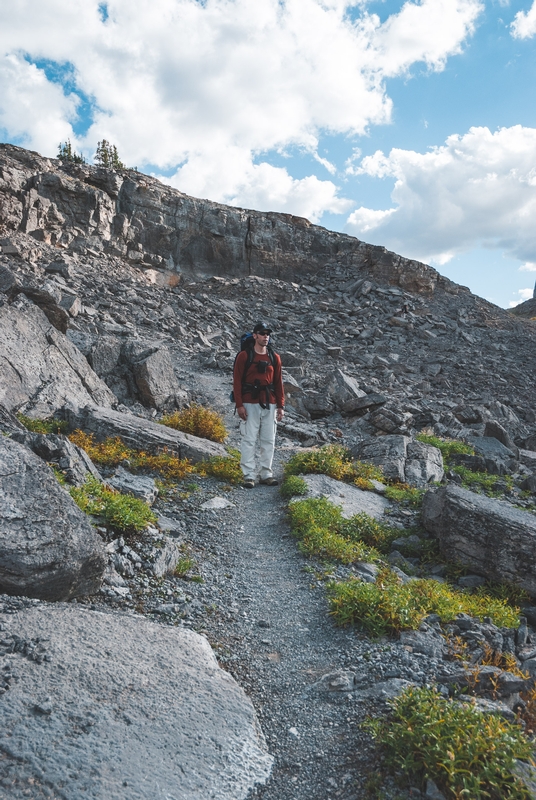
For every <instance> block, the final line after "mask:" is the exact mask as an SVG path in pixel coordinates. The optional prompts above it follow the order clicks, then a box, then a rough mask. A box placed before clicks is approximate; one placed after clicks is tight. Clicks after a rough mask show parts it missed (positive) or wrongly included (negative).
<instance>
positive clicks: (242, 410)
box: [236, 406, 248, 422]
mask: <svg viewBox="0 0 536 800" xmlns="http://www.w3.org/2000/svg"><path fill="white" fill-rule="evenodd" d="M236 413H237V414H238V416H239V417H240V419H241V420H243V421H244V422H245V421H246V420H247V418H248V412H247V411H246V409H245V408H244V406H239V407H238V408H237V409H236Z"/></svg>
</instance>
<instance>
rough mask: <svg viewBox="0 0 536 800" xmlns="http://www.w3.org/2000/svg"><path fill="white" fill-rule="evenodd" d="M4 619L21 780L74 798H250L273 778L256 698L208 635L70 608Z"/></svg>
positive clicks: (9, 730)
mask: <svg viewBox="0 0 536 800" xmlns="http://www.w3.org/2000/svg"><path fill="white" fill-rule="evenodd" d="M1 608H3V607H2V604H1V603H0V609H1ZM0 620H1V622H2V642H1V643H0V664H1V667H2V676H3V679H4V680H6V678H7V679H8V680H9V684H8V685H9V688H8V689H7V691H5V693H4V694H3V697H2V699H1V704H2V725H1V726H0V749H1V750H2V753H3V760H2V764H3V769H4V774H5V770H6V767H7V765H6V763H5V762H6V760H7V761H8V762H9V764H10V767H11V768H10V777H11V780H12V781H13V782H14V783H17V785H21V784H22V785H33V786H34V787H37V788H35V791H36V792H37V791H39V792H40V791H41V788H40V787H42V786H45V787H47V791H48V792H52V793H53V794H54V796H61V797H63V798H65V800H78V798H80V797H82V796H83V797H86V798H88V800H102V799H103V798H117V800H147V798H151V800H153V798H154V800H157V799H158V800H165V799H166V798H177V800H178V798H188V800H206V798H208V797H211V798H214V799H215V800H242V798H245V797H246V795H247V794H248V792H249V790H250V788H252V786H253V785H254V784H255V783H263V782H264V781H265V780H266V778H267V777H268V775H269V774H270V769H271V763H272V758H271V756H269V755H268V753H267V750H266V744H265V742H264V738H263V736H262V733H261V732H260V730H259V727H258V725H257V722H256V717H255V712H254V710H253V706H252V704H251V702H250V700H249V699H248V698H247V697H246V695H245V694H244V692H243V690H242V689H241V688H240V687H239V686H238V684H237V683H236V682H235V681H234V680H233V678H231V676H230V675H229V674H228V673H227V672H224V671H223V670H221V669H220V668H219V667H218V664H217V662H216V659H215V657H214V654H213V652H212V650H211V648H210V645H209V644H208V642H207V640H206V639H205V638H204V637H202V636H199V635H197V634H195V633H193V632H191V631H187V630H179V629H177V628H173V627H164V626H162V625H158V624H155V623H153V622H149V621H147V620H145V619H143V617H139V616H128V615H113V614H106V613H102V612H91V611H87V610H80V609H77V608H75V607H73V606H65V605H56V606H49V605H38V606H36V607H34V608H31V609H27V610H22V611H19V612H18V613H16V614H1V613H0ZM62 676H69V678H68V679H65V678H62ZM34 796H37V794H35V795H34ZM39 796H41V794H39ZM43 796H46V795H43Z"/></svg>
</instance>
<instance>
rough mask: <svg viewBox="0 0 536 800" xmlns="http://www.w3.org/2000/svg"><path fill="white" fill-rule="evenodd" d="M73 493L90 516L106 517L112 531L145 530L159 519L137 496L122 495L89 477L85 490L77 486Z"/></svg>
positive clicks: (76, 501) (129, 531) (71, 491)
mask: <svg viewBox="0 0 536 800" xmlns="http://www.w3.org/2000/svg"><path fill="white" fill-rule="evenodd" d="M70 494H71V497H72V498H73V500H74V501H75V503H76V504H77V505H78V507H79V508H80V509H81V510H82V511H84V512H85V513H86V514H92V515H94V516H99V517H102V518H103V519H104V520H105V522H107V523H108V524H109V525H110V526H111V527H112V528H115V529H116V530H117V531H121V532H123V533H136V532H138V531H142V530H145V528H147V526H148V525H151V524H154V523H155V522H156V520H157V516H156V514H155V513H154V512H153V511H151V509H150V508H149V506H148V505H147V503H144V502H143V500H140V499H139V498H137V497H132V496H131V495H128V494H121V493H120V492H116V491H115V490H113V489H110V488H108V487H107V486H104V485H103V484H102V483H99V481H98V480H96V479H95V478H93V477H89V478H88V479H87V481H86V483H85V484H84V485H83V486H81V487H76V486H75V487H73V488H72V489H70Z"/></svg>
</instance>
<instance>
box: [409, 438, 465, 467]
mask: <svg viewBox="0 0 536 800" xmlns="http://www.w3.org/2000/svg"><path fill="white" fill-rule="evenodd" d="M415 438H416V439H417V441H419V442H423V444H431V445H432V446H433V447H437V449H438V450H441V455H442V456H443V460H444V461H445V463H446V464H448V463H449V460H450V457H451V456H453V455H455V454H458V453H461V454H462V455H468V456H474V454H475V451H474V448H473V447H471V445H470V444H466V443H465V442H460V441H459V439H448V438H447V439H444V438H442V437H440V436H433V435H432V434H428V433H424V432H422V433H418V434H417V436H416V437H415Z"/></svg>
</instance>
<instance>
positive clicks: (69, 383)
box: [0, 299, 116, 417]
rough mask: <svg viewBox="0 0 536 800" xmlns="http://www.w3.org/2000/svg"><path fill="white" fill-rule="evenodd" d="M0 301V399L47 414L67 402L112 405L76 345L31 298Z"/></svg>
mask: <svg viewBox="0 0 536 800" xmlns="http://www.w3.org/2000/svg"><path fill="white" fill-rule="evenodd" d="M18 303H19V299H17V303H16V304H12V305H10V306H7V305H4V306H2V307H0V374H1V375H2V381H0V403H2V404H3V405H4V406H6V408H7V409H8V410H10V411H11V410H13V409H18V408H21V407H22V408H24V409H25V411H26V412H27V413H29V414H30V416H36V417H48V416H51V415H53V414H54V412H56V411H57V410H58V409H60V408H62V406H64V405H65V403H66V402H71V403H74V404H76V405H79V406H85V405H87V403H96V404H98V405H102V406H111V405H112V404H113V403H115V402H116V398H115V397H114V395H113V394H112V393H111V391H110V390H109V389H108V387H107V386H106V384H104V383H103V382H102V381H101V380H100V378H99V377H98V376H97V375H96V374H95V373H94V372H93V370H92V369H91V368H90V367H89V365H88V363H87V361H86V359H85V358H84V356H83V355H82V354H81V353H80V351H79V350H78V349H77V348H76V347H75V346H74V345H73V344H72V343H71V342H70V341H69V340H68V339H67V338H66V337H65V336H64V335H63V334H61V333H60V332H59V331H57V330H56V329H55V328H54V327H53V326H52V325H51V324H50V323H49V322H48V320H47V318H46V317H45V315H44V314H43V312H42V311H41V309H39V308H38V307H37V306H35V305H34V304H33V303H28V301H26V303H25V304H24V305H23V307H17V304H18Z"/></svg>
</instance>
